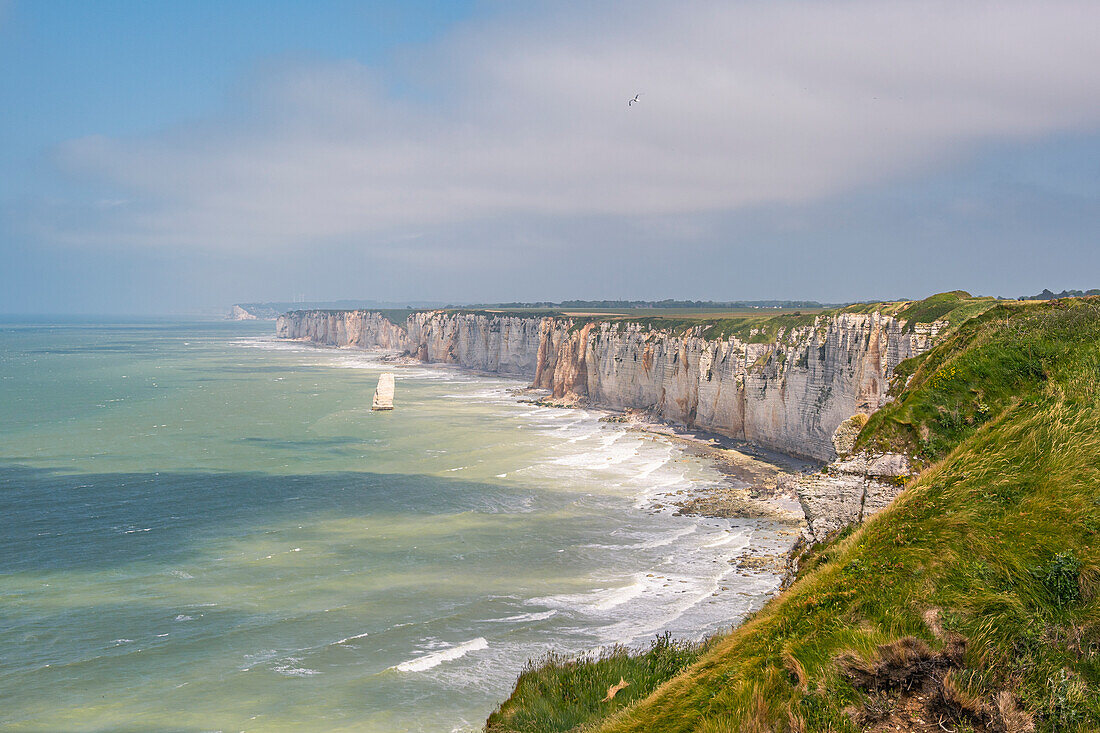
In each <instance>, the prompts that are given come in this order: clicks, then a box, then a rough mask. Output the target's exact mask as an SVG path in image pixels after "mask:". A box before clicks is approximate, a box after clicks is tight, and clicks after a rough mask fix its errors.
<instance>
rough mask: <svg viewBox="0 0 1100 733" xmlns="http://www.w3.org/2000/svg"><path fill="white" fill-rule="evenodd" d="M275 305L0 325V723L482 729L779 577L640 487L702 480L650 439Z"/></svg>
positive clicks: (654, 489) (742, 600)
mask: <svg viewBox="0 0 1100 733" xmlns="http://www.w3.org/2000/svg"><path fill="white" fill-rule="evenodd" d="M271 330H272V329H271V324H263V323H261V324H231V323H153V324H69V325H32V324H0V522H2V524H0V609H2V613H0V650H2V653H0V728H3V729H5V730H14V731H20V730H32V731H41V730H81V731H83V730H120V729H123V730H196V731H197V730H250V731H252V730H255V731H260V730H349V731H351V730H354V731H456V730H467V729H478V728H480V726H481V724H482V723H483V722H484V719H485V717H486V715H487V714H488V713H489V712H490V711H491V710H492V708H493V707H494V706H495V705H496V704H498V703H499V702H500V700H501V699H502V698H503V697H504V696H506V695H507V693H508V691H509V690H510V688H511V685H512V684H513V682H514V679H515V675H516V673H517V672H518V670H519V668H520V667H521V666H522V664H523V663H524V662H525V661H526V660H527V659H528V658H530V657H533V656H537V655H539V654H541V653H542V652H544V651H546V650H548V649H551V648H554V649H558V650H584V649H592V648H595V647H599V646H600V645H606V644H610V643H615V642H625V643H641V642H644V641H645V640H646V639H647V638H648V637H649V636H651V635H652V634H655V633H658V632H660V631H663V630H665V629H669V630H671V631H672V632H673V633H674V634H677V635H684V636H699V635H701V634H704V633H707V632H710V631H713V630H715V629H717V628H720V627H723V626H728V625H730V624H732V623H735V622H736V621H737V620H738V619H739V618H740V617H741V616H742V615H743V614H744V613H745V612H746V611H747V610H750V609H752V608H755V607H757V606H758V605H759V604H760V603H761V602H762V599H763V598H764V596H765V595H766V594H768V593H769V592H771V591H772V590H773V589H774V588H775V585H776V579H775V578H774V577H772V576H770V575H767V574H762V575H756V576H743V575H739V574H737V573H736V572H735V571H734V570H733V567H734V566H733V565H731V562H730V561H731V560H735V559H736V558H737V557H739V556H740V555H741V554H743V553H745V552H752V551H754V550H755V549H758V548H760V547H772V546H776V545H778V544H781V542H782V540H781V539H780V537H779V535H778V534H777V528H775V527H771V526H768V525H762V524H756V523H752V522H747V521H733V522H731V521H726V520H711V519H696V518H688V517H674V516H671V515H670V513H669V512H668V511H667V510H662V511H657V510H655V509H653V508H652V507H653V504H654V502H655V500H659V499H662V498H663V497H664V496H665V495H666V494H670V493H675V492H676V491H682V490H686V489H688V488H690V487H692V486H697V485H700V484H706V483H708V482H715V481H717V480H719V477H718V475H717V473H716V472H715V471H714V469H713V467H711V466H710V465H709V464H707V463H706V462H704V461H701V460H699V459H696V458H692V457H688V456H686V455H683V454H682V453H681V452H680V451H679V450H678V449H677V448H676V447H674V446H673V445H671V444H669V443H667V442H666V441H664V440H663V439H661V438H657V437H654V436H649V435H645V434H641V433H637V432H631V431H629V430H627V429H626V428H625V427H624V426H622V425H617V424H608V423H600V422H599V417H600V414H599V413H596V412H592V411H585V410H554V409H548V408H538V407H534V406H531V405H524V404H520V403H518V402H517V400H516V398H515V397H513V396H512V395H510V394H509V390H510V389H514V388H515V387H519V386H525V385H524V384H523V383H522V382H519V381H515V380H506V379H498V378H487V377H481V376H476V375H472V374H469V373H464V372H461V371H459V370H456V369H453V368H449V367H435V366H431V367H428V366H405V367H395V366H393V365H389V366H384V367H383V366H382V365H381V364H380V363H379V361H378V359H379V356H378V355H376V354H368V353H365V352H355V351H347V350H335V349H317V348H312V347H308V346H304V345H300V344H291V343H279V342H275V341H274V340H273V339H271V338H270V333H271ZM383 368H384V369H385V370H388V371H393V372H395V375H396V377H397V393H396V404H397V409H395V410H394V411H393V412H386V413H372V412H371V410H370V401H371V395H372V393H373V388H374V384H375V381H376V380H377V376H378V374H379V373H380V371H382V369H383ZM722 588H725V589H726V590H722Z"/></svg>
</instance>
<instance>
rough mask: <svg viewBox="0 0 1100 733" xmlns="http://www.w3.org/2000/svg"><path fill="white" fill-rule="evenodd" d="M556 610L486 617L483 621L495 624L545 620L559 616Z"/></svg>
mask: <svg viewBox="0 0 1100 733" xmlns="http://www.w3.org/2000/svg"><path fill="white" fill-rule="evenodd" d="M557 615H558V612H557V611H556V610H553V609H551V610H549V611H541V612H538V613H520V614H516V615H515V616H505V617H504V618H488V619H484V620H483V621H482V623H494V624H516V623H523V622H524V621H545V620H546V619H548V618H550V617H552V616H557Z"/></svg>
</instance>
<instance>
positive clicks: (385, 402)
mask: <svg viewBox="0 0 1100 733" xmlns="http://www.w3.org/2000/svg"><path fill="white" fill-rule="evenodd" d="M370 409H372V410H392V409H393V374H392V373H391V372H383V373H382V374H381V375H380V376H379V377H378V387H377V388H376V389H375V390H374V400H373V401H372V402H371V406H370Z"/></svg>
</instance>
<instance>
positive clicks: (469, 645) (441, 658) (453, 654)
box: [390, 636, 489, 672]
mask: <svg viewBox="0 0 1100 733" xmlns="http://www.w3.org/2000/svg"><path fill="white" fill-rule="evenodd" d="M488 646H489V642H487V641H485V639H483V638H482V637H480V636H479V637H478V638H476V639H471V640H470V641H465V642H463V643H461V644H458V645H457V646H452V647H448V648H447V649H442V650H440V651H438V652H432V653H431V654H425V655H423V656H420V657H415V658H413V659H409V660H408V661H405V662H402V663H401V664H396V665H394V666H393V667H390V669H395V670H397V671H398V672H424V671H426V670H429V669H431V668H432V667H438V666H439V665H441V664H443V663H444V662H450V661H453V660H455V659H459V658H461V657H464V656H466V655H467V654H468V653H470V652H476V651H478V650H481V649H485V648H487V647H488Z"/></svg>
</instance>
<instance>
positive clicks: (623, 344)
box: [276, 311, 937, 461]
mask: <svg viewBox="0 0 1100 733" xmlns="http://www.w3.org/2000/svg"><path fill="white" fill-rule="evenodd" d="M936 330H937V329H936V328H935V326H934V324H933V325H928V326H919V327H918V328H915V329H910V330H907V329H905V322H904V321H899V320H897V319H895V318H893V317H890V316H885V315H882V314H879V313H869V314H847V313H846V314H841V315H838V316H831V317H819V318H818V319H817V320H816V321H815V322H814V323H813V324H812V325H807V326H804V327H800V328H796V329H792V330H790V331H781V332H780V333H779V334H778V336H777V338H776V339H774V340H773V341H771V342H770V343H749V342H746V341H741V340H740V339H738V338H736V337H730V338H728V339H707V338H704V337H702V336H699V335H693V334H687V335H674V334H671V333H669V332H667V331H655V330H650V329H649V328H646V327H644V326H641V325H639V324H623V323H611V322H589V323H584V324H579V323H574V321H573V320H571V319H569V318H557V317H546V318H526V317H516V316H506V315H501V316H492V315H483V314H463V313H447V312H441V311H437V312H421V313H414V314H412V315H410V316H409V318H408V321H407V323H406V328H405V329H401V328H398V327H397V326H395V325H393V324H392V323H390V322H389V321H387V320H386V319H384V318H382V317H381V316H380V315H379V314H377V313H370V312H367V311H296V312H293V313H289V314H286V315H284V316H282V317H280V319H279V322H278V326H277V331H276V332H277V334H278V335H279V336H281V337H283V338H297V339H306V340H309V341H313V342H315V343H319V344H327V345H332V346H359V347H363V348H371V347H379V348H386V349H399V350H403V351H406V352H407V353H409V354H410V355H413V356H415V357H417V358H418V359H420V360H422V361H426V362H444V363H452V364H460V365H462V366H466V367H469V368H472V369H477V370H479V371H484V372H491V373H499V374H509V375H514V376H521V377H526V378H530V379H532V384H533V386H535V387H540V388H543V389H548V390H550V391H551V392H552V393H553V395H554V396H555V397H559V398H568V399H586V400H588V401H589V402H591V403H593V404H597V405H601V406H605V407H610V408H614V409H627V408H632V409H640V410H645V411H647V412H649V413H651V414H652V415H654V416H655V417H659V418H663V419H666V420H669V421H672V422H675V423H680V424H683V425H686V426H689V427H694V428H698V429H703V430H708V431H713V432H717V433H722V434H724V435H729V436H731V437H735V438H740V439H743V440H748V441H751V442H754V443H757V444H759V445H762V446H765V447H768V448H771V449H775V450H779V451H783V452H786V453H791V454H794V455H801V456H807V457H811V458H817V459H820V460H826V461H828V460H831V459H833V458H834V457H835V456H836V450H835V448H834V445H833V440H832V438H833V434H834V431H835V430H836V429H837V426H839V425H840V424H841V423H842V422H844V421H845V420H846V419H848V418H849V417H851V416H852V415H853V414H860V413H862V414H866V413H870V412H873V411H874V410H876V409H878V408H879V407H880V406H881V405H882V404H883V403H884V402H885V399H886V390H887V385H888V383H889V379H890V376H891V375H892V373H893V369H894V367H895V366H896V365H897V364H898V362H900V361H901V360H903V359H906V358H909V357H911V356H914V355H916V354H919V353H921V352H923V351H925V350H926V349H928V348H929V347H930V346H931V343H932V339H933V338H934V337H935V335H936ZM753 340H756V339H753Z"/></svg>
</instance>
